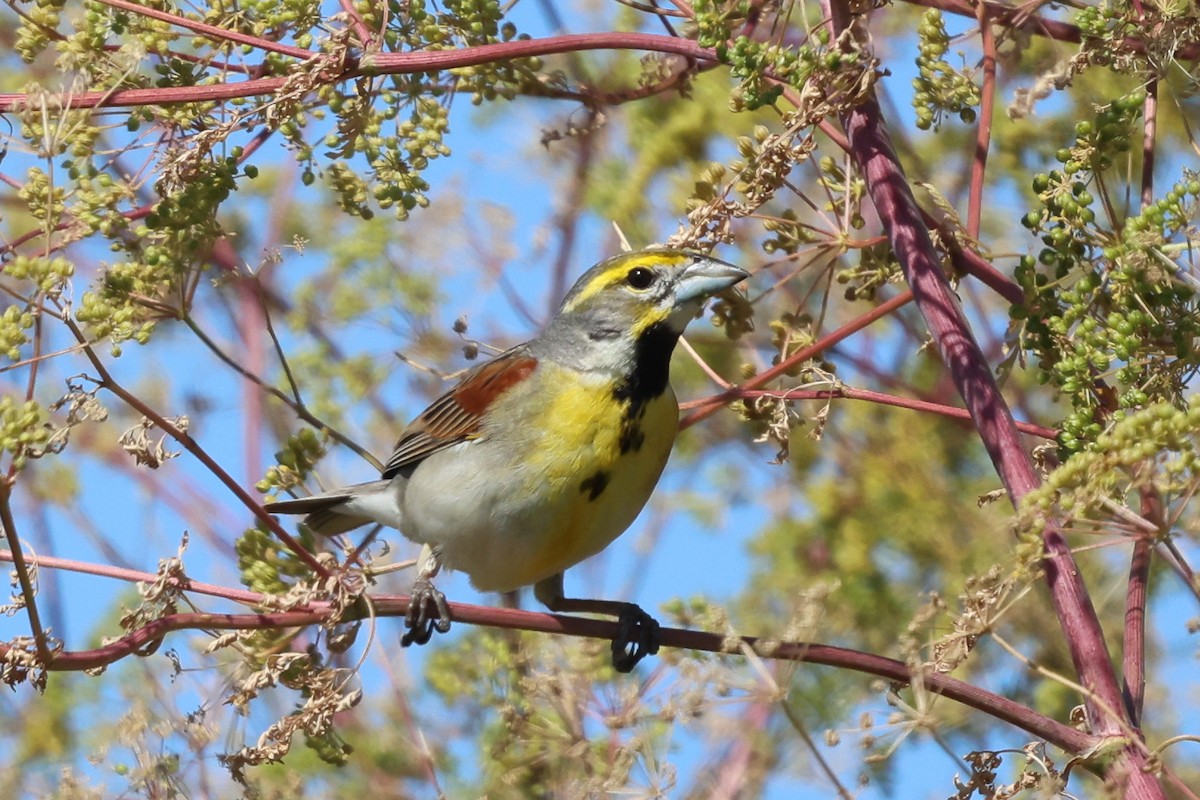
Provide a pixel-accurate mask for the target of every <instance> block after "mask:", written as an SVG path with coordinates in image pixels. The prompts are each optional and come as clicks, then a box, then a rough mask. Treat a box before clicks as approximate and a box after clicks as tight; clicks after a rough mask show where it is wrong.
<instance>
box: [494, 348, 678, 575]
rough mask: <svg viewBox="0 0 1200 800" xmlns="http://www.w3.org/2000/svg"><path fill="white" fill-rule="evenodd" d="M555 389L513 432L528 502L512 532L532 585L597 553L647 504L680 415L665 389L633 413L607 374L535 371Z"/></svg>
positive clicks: (553, 368)
mask: <svg viewBox="0 0 1200 800" xmlns="http://www.w3.org/2000/svg"><path fill="white" fill-rule="evenodd" d="M540 368H542V369H546V370H547V373H548V374H547V375H546V376H545V378H546V383H545V384H543V385H550V386H553V387H554V390H553V392H551V393H550V395H551V398H552V399H551V400H550V402H549V403H543V404H542V412H543V413H542V414H540V415H539V416H538V417H537V418H536V419H529V420H527V421H526V425H525V426H524V427H525V429H524V430H523V431H521V432H519V433H517V432H513V431H509V432H508V433H509V434H510V435H511V434H514V433H515V434H516V435H517V438H518V439H519V440H520V441H521V442H522V444H521V446H520V447H519V448H517V449H518V450H520V451H522V452H523V460H522V463H521V467H520V469H521V471H522V472H523V473H524V475H525V477H526V480H525V486H524V490H525V492H526V493H527V496H528V497H531V498H537V500H536V506H537V507H536V508H531V509H530V510H531V512H533V513H531V515H530V517H531V518H530V520H529V523H528V525H527V526H526V529H525V530H523V531H515V532H513V536H512V542H513V546H514V555H517V554H518V553H519V555H520V558H521V560H522V562H523V563H524V564H525V569H523V570H522V572H523V573H525V574H524V575H523V576H522V583H535V582H537V581H539V580H542V579H543V578H546V577H549V576H551V575H554V574H556V573H558V572H561V571H563V570H565V569H566V568H567V567H570V566H572V565H573V564H577V563H579V562H580V561H582V560H583V559H585V558H587V557H588V556H591V555H594V554H595V553H598V552H600V551H601V550H603V549H604V548H605V547H606V546H608V544H609V543H611V542H612V541H613V540H614V539H615V538H617V537H618V536H620V535H621V533H623V532H624V531H625V529H626V528H628V527H629V525H630V523H632V522H633V520H634V518H635V517H637V515H638V513H639V512H640V511H641V510H642V507H643V506H644V505H645V504H646V501H647V500H648V499H649V497H650V494H651V493H652V492H653V490H654V487H655V485H656V484H657V483H658V479H659V476H660V475H661V474H662V471H663V467H664V466H666V463H667V458H668V457H669V456H670V454H671V446H672V445H673V444H674V441H675V433H676V431H677V430H678V427H679V407H678V404H677V402H676V400H675V393H674V392H673V391H671V389H670V387H669V386H668V387H667V389H666V391H664V392H663V393H662V394H660V395H659V396H657V397H655V398H653V399H651V400H650V401H648V402H646V403H645V404H643V405H640V406H631V405H630V403H629V401H628V400H622V399H620V398H618V397H617V396H616V394H615V393H614V392H613V388H614V384H613V381H612V379H611V378H608V377H607V376H594V375H580V374H579V373H575V372H570V371H567V370H564V369H562V368H560V367H557V366H556V365H554V364H547V363H543V364H542V365H541V367H540Z"/></svg>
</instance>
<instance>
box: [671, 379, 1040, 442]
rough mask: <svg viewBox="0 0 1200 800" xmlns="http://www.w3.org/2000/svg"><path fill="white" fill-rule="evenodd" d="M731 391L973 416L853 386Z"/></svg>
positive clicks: (1024, 429)
mask: <svg viewBox="0 0 1200 800" xmlns="http://www.w3.org/2000/svg"><path fill="white" fill-rule="evenodd" d="M730 391H731V392H735V393H736V394H737V396H738V397H739V398H750V397H773V398H775V399H776V400H864V401H866V402H869V403H878V404H880V405H885V406H895V407H896V408H907V409H911V410H913V411H924V412H927V413H930V414H938V415H940V416H943V417H950V418H951V419H961V420H968V421H969V420H970V419H971V412H969V411H967V409H965V408H956V407H954V406H948V405H945V404H943V403H932V402H930V401H928V400H918V399H916V398H912V397H899V396H897V395H894V394H885V393H884V392H876V391H872V390H870V389H852V388H850V387H849V386H835V387H831V388H828V389H788V390H786V391H771V390H769V389H742V390H739V389H738V388H736V387H735V388H733V389H731V390H730ZM705 403H706V401H705V400H693V401H690V402H686V403H680V404H679V407H680V408H681V409H688V408H692V407H696V406H701V405H704V404H705ZM1016 425H1017V430H1019V431H1021V433H1027V434H1029V435H1030V436H1037V437H1040V438H1042V439H1050V440H1053V439H1054V438H1055V437H1057V436H1058V431H1056V430H1054V429H1053V428H1046V427H1044V426H1042V425H1035V424H1033V423H1031V422H1017V423H1016Z"/></svg>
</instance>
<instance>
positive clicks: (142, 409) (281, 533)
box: [65, 319, 330, 578]
mask: <svg viewBox="0 0 1200 800" xmlns="http://www.w3.org/2000/svg"><path fill="white" fill-rule="evenodd" d="M65 322H66V324H67V328H68V329H70V331H71V335H72V336H74V337H75V339H76V341H78V342H79V343H80V344H81V345H83V352H84V355H86V356H87V359H88V361H90V362H91V364H92V368H93V369H95V370H96V374H97V376H98V380H97V382H98V383H99V384H100V385H101V386H103V387H104V388H105V389H107V390H108V391H110V392H112V393H113V394H115V395H116V396H117V397H119V398H121V400H123V401H124V402H125V404H126V405H128V406H129V407H130V408H132V409H133V410H134V411H137V412H138V413H139V414H141V415H142V416H144V417H145V418H146V419H148V420H150V421H151V422H153V423H154V425H155V426H156V427H158V428H159V430H161V431H163V433H166V434H167V435H168V436H170V437H171V438H172V439H174V440H175V441H176V442H178V443H179V445H180V446H181V447H183V449H184V450H187V451H188V452H189V453H191V454H192V455H193V456H194V457H195V458H196V460H198V461H199V462H200V463H201V464H203V465H204V466H205V467H206V468H207V469H208V470H209V472H211V473H212V474H213V475H214V476H216V478H217V480H219V481H220V482H221V483H222V484H224V485H225V488H226V489H228V490H229V491H230V492H232V493H233V495H234V496H235V497H237V499H238V500H239V501H241V503H242V504H243V505H244V506H245V507H246V508H248V509H249V510H250V512H251V513H252V514H254V516H256V517H258V519H259V520H260V521H261V522H262V523H263V524H264V525H265V526H266V527H267V529H268V530H269V531H271V533H273V534H275V536H276V537H277V538H278V539H279V540H280V541H281V542H283V543H284V544H285V545H287V547H288V549H289V550H291V551H292V553H293V554H294V555H295V556H296V557H297V558H299V559H300V560H301V561H303V562H304V563H305V564H307V565H308V566H309V568H310V569H312V570H313V572H315V573H316V574H318V575H320V576H321V577H322V578H328V577H330V576H329V570H327V569H326V568H325V567H324V565H322V564H321V563H320V562H318V561H317V559H316V557H315V556H313V554H312V553H310V552H309V551H308V550H307V549H306V548H305V547H304V545H302V544H300V542H298V541H297V540H296V539H295V537H293V536H292V535H291V534H290V533H288V532H287V531H286V530H284V529H283V526H282V525H280V524H279V522H278V521H277V520H276V519H275V518H274V517H272V516H271V515H270V514H268V513H267V512H266V510H265V509H264V508H263V507H262V504H261V503H259V502H258V501H257V500H256V499H255V498H254V497H252V496H251V495H250V493H249V492H247V491H246V490H245V489H243V488H242V487H241V485H240V484H238V482H237V481H236V480H234V479H233V477H232V476H231V475H230V474H229V473H228V472H226V471H225V469H224V468H223V467H222V466H221V465H220V464H218V463H217V462H216V460H215V459H214V458H213V457H212V456H210V455H209V454H208V451H206V450H205V449H204V448H203V447H201V446H200V444H199V442H197V441H196V440H195V439H193V438H192V437H191V435H189V434H188V433H187V431H184V430H180V428H179V427H178V426H177V425H174V424H172V423H171V422H170V421H169V420H167V419H166V418H164V417H163V416H162V415H161V414H159V413H158V412H157V411H155V410H154V409H153V408H151V407H150V406H148V405H146V404H145V403H144V402H142V399H141V398H140V397H138V396H137V395H135V394H133V393H132V392H130V391H129V390H128V389H126V388H125V387H124V386H122V385H121V384H120V383H118V382H117V381H116V380H114V379H113V377H112V374H111V373H109V371H108V369H107V368H106V367H105V366H104V362H103V361H101V360H100V357H99V356H97V355H96V351H95V350H94V349H93V348H92V346H91V345H90V344H89V343H88V341H87V338H86V337H85V336H84V335H83V331H81V330H79V327H78V326H77V325H76V324H75V322H74V321H73V320H71V319H67V320H65Z"/></svg>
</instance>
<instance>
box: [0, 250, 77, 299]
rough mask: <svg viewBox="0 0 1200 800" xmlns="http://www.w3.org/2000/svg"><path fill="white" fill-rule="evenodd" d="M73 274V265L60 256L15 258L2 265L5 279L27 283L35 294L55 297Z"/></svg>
mask: <svg viewBox="0 0 1200 800" xmlns="http://www.w3.org/2000/svg"><path fill="white" fill-rule="evenodd" d="M74 274H75V265H74V264H72V263H71V262H70V261H68V260H67V259H66V258H63V257H62V256H55V257H54V258H46V257H44V256H17V257H16V258H14V259H13V260H12V261H10V262H9V263H7V264H5V265H4V275H5V277H8V278H12V279H14V280H22V281H29V282H30V283H31V284H32V285H33V289H34V291H35V292H36V293H39V294H42V295H45V296H48V297H57V296H58V295H59V294H61V293H62V290H63V286H64V285H65V284H66V282H67V281H68V280H70V278H71V276H72V275H74Z"/></svg>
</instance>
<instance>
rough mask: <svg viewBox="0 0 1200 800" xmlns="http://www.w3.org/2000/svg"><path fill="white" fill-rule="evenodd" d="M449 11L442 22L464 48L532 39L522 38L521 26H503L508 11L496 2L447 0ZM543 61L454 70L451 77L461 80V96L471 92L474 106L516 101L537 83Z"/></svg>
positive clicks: (444, 14)
mask: <svg viewBox="0 0 1200 800" xmlns="http://www.w3.org/2000/svg"><path fill="white" fill-rule="evenodd" d="M443 7H444V8H445V11H444V12H443V13H440V14H438V15H437V16H438V22H439V23H440V24H441V25H443V26H446V27H448V28H449V29H450V30H456V31H459V32H460V37H461V42H460V44H461V45H481V44H492V43H494V42H511V41H514V40H522V39H528V38H529V36H528V34H518V33H517V26H516V25H513V24H512V23H511V22H503V18H504V11H503V9H502V8H501V7H500V4H499V3H498V2H496V1H495V0H447V2H445V3H444V4H443ZM539 69H541V61H540V60H539V59H523V60H519V61H507V62H501V63H495V64H480V65H477V66H473V67H461V68H458V69H453V70H451V71H450V74H452V75H454V77H455V78H457V79H458V86H457V87H456V88H457V90H458V91H460V92H470V94H471V102H472V103H473V104H475V105H480V104H481V103H483V102H484V101H485V100H486V101H489V102H490V101H492V100H495V99H496V98H497V97H502V98H504V99H505V100H512V99H513V98H514V97H516V95H517V92H518V91H520V90H521V89H522V88H525V87H529V86H532V85H533V84H534V83H535V82H536V76H537V72H538V70H539Z"/></svg>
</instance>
